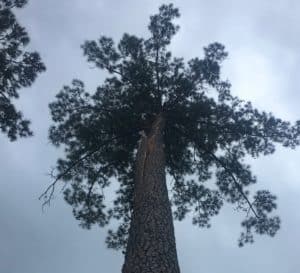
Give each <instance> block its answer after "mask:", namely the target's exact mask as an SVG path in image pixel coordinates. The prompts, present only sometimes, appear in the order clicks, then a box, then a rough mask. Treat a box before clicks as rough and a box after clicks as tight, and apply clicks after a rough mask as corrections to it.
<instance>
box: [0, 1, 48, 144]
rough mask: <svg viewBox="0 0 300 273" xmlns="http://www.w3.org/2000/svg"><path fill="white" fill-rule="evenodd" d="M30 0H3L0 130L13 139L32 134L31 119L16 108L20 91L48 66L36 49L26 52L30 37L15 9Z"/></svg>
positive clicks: (0, 13) (0, 12) (0, 18)
mask: <svg viewBox="0 0 300 273" xmlns="http://www.w3.org/2000/svg"><path fill="white" fill-rule="evenodd" d="M26 3H27V0H0V130H1V131H2V132H3V133H5V134H6V135H7V136H8V138H9V139H10V140H11V141H13V140H16V139H17V138H18V137H26V136H30V135H32V131H31V130H30V128H29V124H30V121H29V120H27V119H24V118H23V114H22V113H21V112H20V111H18V110H17V109H16V108H15V105H14V103H13V100H14V99H17V98H18V97H19V90H20V89H21V88H24V87H29V86H31V84H32V83H33V82H34V80H35V79H36V77H37V75H38V73H40V72H42V71H45V66H44V64H43V63H42V61H41V58H40V56H39V54H38V53H37V52H28V51H25V47H26V46H27V45H28V44H29V41H30V39H29V36H28V34H27V32H26V30H25V28H24V27H22V26H21V25H20V24H19V23H18V21H17V19H16V16H15V14H14V12H13V9H14V8H22V7H24V5H25V4H26Z"/></svg>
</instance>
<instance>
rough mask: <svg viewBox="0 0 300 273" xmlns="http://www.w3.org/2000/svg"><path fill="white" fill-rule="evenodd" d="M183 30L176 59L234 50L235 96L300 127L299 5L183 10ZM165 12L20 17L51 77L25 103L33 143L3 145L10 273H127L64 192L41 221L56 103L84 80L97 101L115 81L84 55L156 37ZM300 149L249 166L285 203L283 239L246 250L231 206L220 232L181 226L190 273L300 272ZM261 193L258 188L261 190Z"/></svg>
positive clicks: (50, 11) (108, 8)
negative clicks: (212, 48) (101, 87)
mask: <svg viewBox="0 0 300 273" xmlns="http://www.w3.org/2000/svg"><path fill="white" fill-rule="evenodd" d="M173 2H174V4H175V6H178V7H179V9H180V12H181V18H180V19H179V20H178V23H179V24H180V26H181V29H180V31H179V33H178V34H177V35H176V36H175V38H174V40H173V43H172V45H171V49H172V51H173V55H174V56H177V57H181V56H182V57H184V58H185V59H186V60H188V59H190V58H193V57H196V56H199V57H201V56H203V55H202V54H203V50H202V48H203V46H206V45H208V44H209V43H211V42H215V41H218V42H221V43H223V44H224V45H225V46H226V48H227V50H228V51H229V57H228V59H227V60H226V61H225V62H224V64H223V77H224V78H228V79H229V80H230V81H231V83H232V85H233V87H232V92H233V94H235V95H238V96H240V97H241V98H243V99H245V100H250V101H252V102H253V104H254V106H256V107H258V108H259V109H261V110H266V111H268V112H269V111H271V112H273V113H274V114H275V115H276V116H278V117H281V118H284V119H288V120H291V121H295V120H297V119H300V108H299V102H300V82H299V81H300V70H299V66H300V51H299V48H300V19H299V16H298V15H299V14H300V2H299V1H296V0H295V1H289V0H273V1H271V0H265V1H260V0H253V1H241V0H231V1H221V0H219V1H216V0H211V1H204V0H201V1H199V0H189V1H173ZM162 3H165V2H163V1H157V0H155V1H154V0H151V1H150V0H126V1H121V0H118V1H117V0H72V1H71V0H59V1H58V0H42V1H41V0H30V1H29V4H28V5H27V6H26V7H25V8H24V9H22V10H20V11H18V13H17V15H18V18H19V20H20V22H21V24H22V25H24V26H25V27H26V28H27V30H28V32H29V35H30V37H31V44H30V47H32V48H33V49H35V50H37V51H39V52H40V54H41V56H42V59H43V61H44V63H45V64H46V66H47V72H46V73H43V74H42V75H40V76H39V77H38V79H37V81H36V82H35V83H34V85H33V86H32V87H31V88H29V89H24V90H21V92H20V94H21V99H20V100H19V101H17V105H18V106H19V108H21V109H23V111H24V114H25V116H26V117H28V118H30V119H31V120H32V129H33V130H34V132H35V136H34V137H33V138H28V139H22V140H19V141H18V142H14V143H10V142H9V141H8V139H6V137H4V136H2V135H0V151H1V152H0V166H1V171H0V186H1V190H0V217H1V218H0V219H1V225H0V242H1V244H0V272H3V273H19V272H22V273H41V272H43V273H66V272H72V273H82V272H120V268H121V266H122V263H123V256H122V254H121V253H119V252H116V251H112V250H107V249H106V246H105V244H104V238H105V235H106V230H105V229H100V228H94V229H92V230H91V231H87V230H82V229H81V228H80V227H79V226H78V222H76V220H75V219H74V218H73V216H72V213H71V207H69V206H68V205H67V204H65V202H64V200H62V195H61V193H60V191H59V188H58V189H57V191H56V194H55V196H56V198H55V200H54V201H53V202H52V204H51V207H49V208H45V210H44V211H42V208H41V202H39V201H38V196H39V195H40V193H42V191H43V190H44V189H45V188H46V186H47V185H48V184H49V183H50V182H51V180H50V177H49V176H47V173H48V172H49V171H50V169H51V166H54V165H55V161H56V159H57V157H58V156H59V155H60V154H61V151H59V150H56V149H55V148H54V147H53V146H52V145H51V144H50V143H49V141H48V139H47V134H48V128H49V125H50V114H49V110H48V103H49V102H51V101H53V99H54V96H55V95H56V93H57V92H58V91H59V90H60V89H61V87H62V86H63V85H64V84H70V82H71V80H72V79H73V78H79V79H81V80H83V81H84V82H85V83H86V85H87V87H88V89H89V90H90V91H93V90H94V89H95V87H96V86H97V85H98V84H101V82H102V80H103V79H104V76H105V74H104V73H103V72H101V71H100V70H97V69H93V68H92V67H91V65H90V64H88V63H87V62H86V61H85V58H84V57H83V54H82V50H81V48H80V45H81V44H82V43H83V42H84V41H85V40H86V39H97V38H98V37H99V36H100V35H107V36H111V37H113V38H114V39H115V40H116V41H118V40H119V38H120V37H121V36H122V34H123V33H124V32H128V33H131V34H135V35H138V36H144V37H147V35H148V33H147V24H148V22H149V15H150V14H153V13H156V12H157V9H158V7H159V6H160V5H161V4H162ZM299 162H300V149H297V150H296V151H293V150H286V149H283V148H279V149H278V150H277V152H276V153H275V154H274V155H271V156H268V157H261V158H259V159H258V160H252V159H251V160H249V163H251V164H252V166H253V168H252V170H253V172H254V173H255V174H256V175H257V177H258V184H257V186H256V187H258V188H267V189H270V190H271V191H272V192H273V193H275V194H276V195H277V196H278V205H279V208H278V214H280V216H281V219H282V228H281V230H280V231H279V233H278V235H277V236H276V237H275V238H274V239H270V238H267V237H261V238H260V237H256V243H255V244H254V245H246V246H245V247H244V248H242V249H240V248H238V246H237V239H238V237H239V233H240V231H241V227H240V221H241V219H242V216H243V215H241V214H240V213H239V212H236V211H235V210H234V208H232V207H231V206H225V208H223V210H222V211H221V214H220V215H219V216H217V217H215V218H214V219H213V220H212V227H211V228H210V229H208V230H207V229H199V228H197V227H195V226H192V224H191V221H190V219H186V220H185V221H184V222H181V223H178V222H176V223H175V232H176V240H177V250H178V256H179V263H180V266H181V272H189V273H198V272H204V273H205V272H213V273H227V272H228V273H229V272H230V273H232V272H239V273H253V272H255V273H296V272H299V268H300V260H299V257H298V256H299V253H300V244H299V242H300V233H299V226H300V213H298V208H300V198H299V197H300V181H299V180H300V179H299V174H298V170H299V167H298V165H299ZM253 189H254V188H253Z"/></svg>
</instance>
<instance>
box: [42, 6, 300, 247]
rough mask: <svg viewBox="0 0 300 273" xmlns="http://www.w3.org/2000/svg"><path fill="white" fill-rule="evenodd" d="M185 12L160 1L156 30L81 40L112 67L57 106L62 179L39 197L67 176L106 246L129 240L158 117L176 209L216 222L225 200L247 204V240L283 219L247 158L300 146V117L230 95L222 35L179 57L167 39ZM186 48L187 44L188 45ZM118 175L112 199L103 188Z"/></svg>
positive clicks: (72, 196) (94, 59)
mask: <svg viewBox="0 0 300 273" xmlns="http://www.w3.org/2000/svg"><path fill="white" fill-rule="evenodd" d="M178 17H179V11H178V9H177V8H175V7H174V6H173V5H172V4H169V5H162V6H161V7H160V8H159V12H158V13H157V14H155V15H153V16H151V17H150V23H149V25H148V30H149V33H150V35H149V37H148V38H140V37H136V36H134V35H130V34H127V33H125V34H124V35H123V37H122V38H121V40H120V41H119V43H118V44H117V45H115V43H114V41H113V40H112V39H111V38H108V37H106V36H101V37H100V38H99V39H98V40H96V41H86V42H85V43H84V44H83V45H82V49H83V52H84V55H85V56H86V58H87V61H88V62H90V63H93V64H94V65H95V66H96V67H97V68H99V69H101V70H106V71H107V72H109V73H110V76H108V77H107V78H106V80H105V81H104V83H102V84H101V85H100V86H99V87H98V88H97V90H96V91H95V92H91V91H89V90H86V88H85V85H84V83H83V82H82V81H80V80H78V79H75V80H73V82H72V84H71V85H69V86H64V87H63V88H62V90H61V91H60V92H59V93H58V95H57V96H56V100H55V101H54V102H52V103H51V104H50V110H51V114H52V119H53V125H52V126H51V128H50V131H49V138H50V140H51V142H52V143H53V144H54V145H55V146H60V145H63V147H64V150H65V157H64V158H60V159H58V162H57V168H56V170H54V172H53V176H54V182H53V183H52V184H51V185H50V186H49V187H48V189H46V191H45V192H44V193H43V195H42V196H41V197H42V198H44V201H45V203H48V202H50V200H51V197H52V195H53V192H54V187H55V185H56V183H57V182H58V181H60V180H63V181H65V184H64V197H65V200H66V201H67V202H68V203H69V204H70V205H71V206H72V207H73V213H74V216H75V217H76V219H78V220H79V221H80V224H81V226H82V227H85V228H90V227H91V226H92V225H93V224H98V225H99V226H101V227H103V226H106V225H108V224H109V223H110V222H111V220H117V221H118V223H119V227H118V228H117V229H116V230H112V229H110V230H109V231H108V237H107V240H106V242H107V244H108V246H109V247H111V248H117V249H118V248H122V247H123V246H124V245H125V244H126V241H127V234H128V227H129V221H130V217H131V210H132V193H133V178H134V161H135V155H136V151H137V144H138V142H139V139H140V133H141V132H144V133H146V134H147V132H148V131H149V128H150V127H151V124H152V122H153V120H154V119H155V117H156V116H157V115H158V114H163V115H164V117H165V120H166V125H165V130H164V143H165V152H166V172H167V175H168V178H169V179H168V182H169V185H168V187H169V190H170V194H171V202H172V206H173V212H174V217H175V219H177V220H183V219H184V218H185V216H186V215H187V214H189V213H190V214H192V219H193V220H192V221H193V224H195V225H198V226H199V227H209V226H210V219H211V217H212V216H215V215H217V214H218V213H219V211H220V209H221V208H222V206H223V204H224V203H225V202H229V203H232V204H234V205H236V206H237V207H238V208H241V209H243V210H246V211H245V219H244V220H243V222H242V227H243V231H242V233H241V237H240V239H239V245H240V246H242V245H243V244H244V243H249V242H253V233H255V232H256V233H258V234H267V235H270V236H274V235H275V233H276V231H277V230H278V229H279V227H280V219H279V217H278V216H274V215H273V211H274V209H275V208H276V202H275V201H276V197H275V196H274V195H273V194H271V193H270V192H269V191H268V190H259V191H257V192H256V193H250V190H249V189H248V188H249V186H250V185H252V184H254V183H256V181H257V179H256V177H255V176H254V175H253V174H252V172H251V169H250V166H249V165H247V164H246V163H245V158H246V157H247V156H251V157H254V158H257V157H258V156H260V155H268V154H272V153H273V152H274V151H275V149H276V145H277V144H281V145H283V146H285V147H290V148H294V147H296V146H297V145H299V134H300V122H299V121H297V122H296V124H294V125H291V124H290V123H289V122H287V121H283V120H281V119H279V118H276V117H275V116H274V115H273V114H272V113H266V112H262V111H259V110H257V109H256V108H254V107H253V106H252V104H251V103H250V102H247V101H243V100H241V99H239V98H238V97H236V96H234V95H232V94H231V91H230V88H231V85H230V83H229V82H228V81H227V80H223V79H222V77H221V66H222V62H223V61H224V60H225V59H226V57H227V55H228V53H227V52H226V50H225V47H224V46H223V45H222V44H220V43H217V42H215V43H212V44H209V45H208V46H207V47H204V54H203V57H201V58H198V57H196V58H193V59H191V60H188V61H184V59H183V58H178V57H173V55H172V53H171V52H170V51H169V49H168V46H169V44H170V43H171V39H172V37H173V36H174V35H175V34H176V32H177V31H178V30H179V26H178V25H176V24H174V19H176V18H178ZM187 48H188V45H187ZM112 178H115V179H116V181H117V185H118V189H117V191H116V196H115V200H114V202H113V203H110V202H106V201H107V200H106V199H105V192H104V191H105V189H106V188H107V187H109V186H110V185H111V183H112Z"/></svg>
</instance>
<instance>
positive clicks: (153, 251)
mask: <svg viewBox="0 0 300 273" xmlns="http://www.w3.org/2000/svg"><path fill="white" fill-rule="evenodd" d="M164 126H165V120H164V117H163V116H162V115H161V114H160V115H158V116H157V118H156V120H155V121H154V122H153V124H152V128H151V130H150V132H149V133H148V135H143V136H142V139H141V141H140V144H139V148H138V152H137V156H136V170H135V172H136V173H135V188H134V200H133V214H132V220H131V224H130V230H129V238H128V244H127V249H126V254H125V263H124V265H123V269H122V273H179V272H180V271H179V266H178V260H177V253H176V245H175V235H174V227H173V219H172V212H171V206H170V201H169V198H168V191H167V185H166V174H165V154H164V141H163V131H164Z"/></svg>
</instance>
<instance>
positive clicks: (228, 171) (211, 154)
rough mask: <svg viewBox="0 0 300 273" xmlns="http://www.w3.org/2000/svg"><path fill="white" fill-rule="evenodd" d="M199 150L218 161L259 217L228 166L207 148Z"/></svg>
mask: <svg viewBox="0 0 300 273" xmlns="http://www.w3.org/2000/svg"><path fill="white" fill-rule="evenodd" d="M201 150H203V151H204V152H205V153H208V154H209V155H210V156H211V157H212V158H213V159H214V160H215V161H216V162H218V163H219V164H220V165H221V166H222V167H223V169H224V170H225V171H226V172H227V173H228V174H229V175H230V177H231V178H232V180H233V182H234V184H235V186H236V188H237V189H238V191H239V192H240V194H241V195H242V196H243V198H244V199H245V200H246V202H247V203H248V205H249V208H250V209H251V211H252V212H253V214H254V215H255V217H256V218H258V219H259V216H258V215H257V212H256V211H255V209H254V208H253V206H252V204H251V202H250V201H249V199H248V197H247V195H246V194H245V193H244V192H243V189H242V187H241V185H240V184H239V183H238V181H237V179H236V177H235V176H234V174H233V173H232V172H231V171H230V169H229V168H227V166H226V165H225V164H224V163H223V162H222V160H221V159H219V158H218V157H217V156H216V155H214V154H213V153H211V152H209V151H208V150H206V149H204V148H201Z"/></svg>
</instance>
